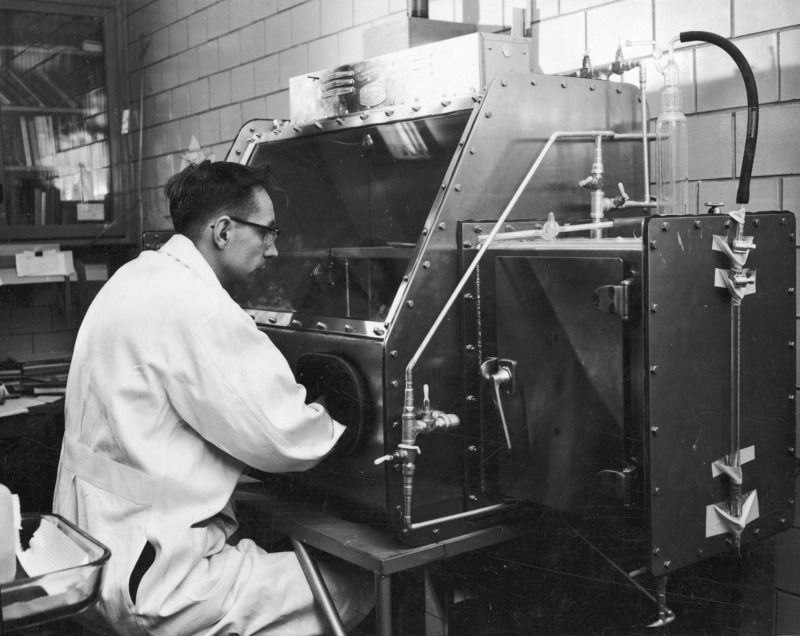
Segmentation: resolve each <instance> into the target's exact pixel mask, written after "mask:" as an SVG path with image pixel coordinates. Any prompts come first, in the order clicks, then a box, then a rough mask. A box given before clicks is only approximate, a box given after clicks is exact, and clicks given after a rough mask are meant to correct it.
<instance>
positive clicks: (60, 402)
mask: <svg viewBox="0 0 800 636" xmlns="http://www.w3.org/2000/svg"><path fill="white" fill-rule="evenodd" d="M63 410H64V397H63V396H58V395H42V396H37V397H26V396H22V397H17V398H12V399H6V401H5V402H4V403H3V404H0V439H3V438H7V437H16V436H17V435H24V434H25V433H27V432H29V431H30V428H31V426H35V425H36V423H37V422H38V421H39V420H41V419H42V418H44V419H45V421H46V420H47V418H48V417H50V416H52V415H55V414H56V413H58V412H59V411H61V412H63Z"/></svg>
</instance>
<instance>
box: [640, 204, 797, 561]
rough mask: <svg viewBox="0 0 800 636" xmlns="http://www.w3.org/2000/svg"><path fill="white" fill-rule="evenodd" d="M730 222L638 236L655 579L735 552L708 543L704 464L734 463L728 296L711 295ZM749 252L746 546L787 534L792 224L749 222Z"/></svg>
mask: <svg viewBox="0 0 800 636" xmlns="http://www.w3.org/2000/svg"><path fill="white" fill-rule="evenodd" d="M730 223H731V221H730V219H729V217H728V216H727V215H720V216H708V217H666V218H654V219H651V220H650V222H649V223H648V225H647V227H646V236H645V240H646V241H647V244H646V249H645V253H646V274H645V275H646V285H647V301H646V302H647V308H648V309H647V311H646V320H647V361H646V365H647V368H648V375H647V391H648V395H649V403H648V413H647V416H648V418H647V424H646V426H647V429H646V431H645V434H646V435H647V438H648V440H649V449H650V452H649V481H650V483H649V488H650V492H651V495H652V497H651V509H650V526H651V570H652V572H653V573H654V574H656V575H658V574H664V573H669V572H670V571H671V570H674V569H676V568H679V567H683V566H685V565H688V564H690V563H693V562H695V561H698V560H700V559H701V558H705V557H707V556H711V555H713V554H717V553H720V552H723V551H726V550H730V549H731V535H730V534H727V533H726V534H719V535H716V536H710V537H707V536H706V535H707V530H706V511H707V508H708V507H709V506H711V505H714V504H718V503H720V502H724V501H725V500H726V498H727V497H728V486H727V483H728V482H727V478H726V477H724V476H716V477H715V476H714V475H713V474H712V466H711V465H712V463H713V462H714V461H716V460H719V459H722V458H723V457H724V456H725V455H728V454H729V453H730V449H731V443H732V441H731V435H732V432H731V431H732V424H731V421H732V414H731V413H732V406H731V377H732V376H731V369H732V364H733V363H734V362H733V361H732V359H731V346H732V330H731V322H732V321H731V296H730V293H729V292H728V290H727V289H725V288H724V287H723V288H720V287H716V286H715V284H714V280H715V270H716V269H728V268H729V267H730V264H729V262H728V260H727V257H726V256H724V255H723V254H722V253H721V252H719V251H714V250H713V249H712V243H713V237H714V235H719V236H723V237H728V236H729V235H730V233H731V232H733V231H734V230H733V227H730ZM745 235H748V236H753V237H754V240H755V244H756V249H755V250H753V251H752V252H751V253H750V255H749V257H748V260H747V263H746V266H747V267H748V268H754V269H755V270H756V292H755V293H754V294H750V295H747V296H745V297H744V299H743V300H742V305H741V340H740V342H741V360H740V368H741V390H740V397H739V400H740V405H741V424H740V429H739V442H738V444H739V447H740V448H742V449H746V448H749V447H753V449H754V454H755V458H754V459H753V460H752V461H749V462H747V463H744V464H742V471H743V484H742V492H743V493H747V492H750V491H752V490H756V491H757V495H758V504H759V509H760V517H759V518H758V519H756V520H755V521H752V522H751V523H749V524H748V525H747V526H746V527H745V529H744V532H743V534H742V537H741V541H742V543H748V542H750V541H753V540H754V539H756V538H760V537H764V536H768V535H770V534H773V533H775V532H777V531H779V530H782V529H784V528H786V527H788V526H790V525H791V523H792V520H793V513H792V508H793V503H792V500H793V498H794V484H793V480H792V478H791V476H792V475H793V472H794V451H793V446H794V401H793V400H794V383H795V380H794V356H795V352H794V348H793V346H794V343H793V341H794V339H795V319H794V296H793V288H794V260H795V246H794V219H793V216H792V215H791V214H787V213H784V214H779V213H762V214H751V215H748V216H747V221H746V229H745Z"/></svg>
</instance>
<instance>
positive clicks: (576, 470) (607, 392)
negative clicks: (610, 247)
mask: <svg viewBox="0 0 800 636" xmlns="http://www.w3.org/2000/svg"><path fill="white" fill-rule="evenodd" d="M495 279H496V289H497V296H496V298H497V300H496V303H497V306H496V316H497V353H498V357H499V358H506V359H512V360H515V361H516V362H517V365H518V378H517V387H518V395H517V396H516V397H513V396H511V397H509V398H505V399H504V407H505V408H506V415H507V418H508V421H509V427H510V429H511V430H510V433H511V440H512V449H511V451H510V452H509V451H508V450H507V449H504V450H503V451H501V452H502V453H504V456H503V459H502V460H501V468H500V474H501V488H502V490H503V492H504V494H507V495H510V496H514V497H518V498H521V499H524V500H526V501H531V502H535V503H540V504H544V505H547V506H551V507H553V508H557V509H562V510H570V511H575V510H579V509H586V508H587V507H591V506H593V505H596V504H597V489H596V486H595V481H596V475H597V473H598V471H600V470H603V469H616V470H621V469H622V468H623V459H624V458H623V456H622V451H623V446H622V436H623V428H624V404H623V386H622V383H623V330H622V322H621V320H620V318H619V316H614V315H609V314H603V313H600V312H599V311H597V310H596V309H595V308H594V306H593V304H592V296H593V293H594V291H595V289H597V288H598V287H600V286H602V285H609V284H619V283H620V282H621V281H622V279H623V261H622V259H621V258H610V257H579V258H565V257H523V256H514V257H498V258H497V259H496V274H495ZM521 405H522V408H520V407H521ZM498 421H499V420H498ZM498 443H500V444H502V445H504V436H503V435H502V433H501V434H499V435H498Z"/></svg>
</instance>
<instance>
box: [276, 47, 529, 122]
mask: <svg viewBox="0 0 800 636" xmlns="http://www.w3.org/2000/svg"><path fill="white" fill-rule="evenodd" d="M533 70H534V68H533V56H532V55H531V54H530V40H529V39H525V38H517V37H512V36H506V35H497V34H490V33H471V34H468V35H462V36H459V37H454V38H450V39H447V40H441V41H439V42H432V43H430V44H423V45H420V46H415V47H413V48H409V49H405V50H402V51H396V52H394V53H388V54H386V55H381V56H378V57H373V58H370V59H367V60H364V61H360V62H355V63H353V64H344V65H342V66H337V67H336V68H333V69H328V70H322V71H318V72H312V73H307V74H305V75H299V76H296V77H292V78H291V79H290V80H289V106H290V112H291V120H292V121H293V122H295V123H300V122H305V121H312V120H317V119H326V118H328V117H339V116H344V115H347V114H349V113H356V112H360V111H365V110H370V109H378V108H384V109H386V108H389V107H392V106H397V105H400V104H410V103H412V102H420V103H424V102H431V101H440V100H448V99H452V98H453V97H455V96H461V95H469V94H477V93H480V92H481V91H482V90H483V89H484V88H485V86H486V84H487V83H488V82H489V81H490V80H491V79H492V78H494V77H496V76H497V75H498V74H500V73H501V72H517V73H530V72H531V71H533Z"/></svg>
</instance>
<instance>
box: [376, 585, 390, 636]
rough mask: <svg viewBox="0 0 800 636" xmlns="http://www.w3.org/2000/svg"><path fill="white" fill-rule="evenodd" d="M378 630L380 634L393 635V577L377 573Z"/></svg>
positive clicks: (384, 635)
mask: <svg viewBox="0 0 800 636" xmlns="http://www.w3.org/2000/svg"><path fill="white" fill-rule="evenodd" d="M375 595H376V596H377V598H376V605H377V607H376V622H377V625H376V628H377V629H376V631H377V633H378V636H392V579H391V578H390V577H389V576H388V575H385V574H378V573H377V572H376V573H375Z"/></svg>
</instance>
